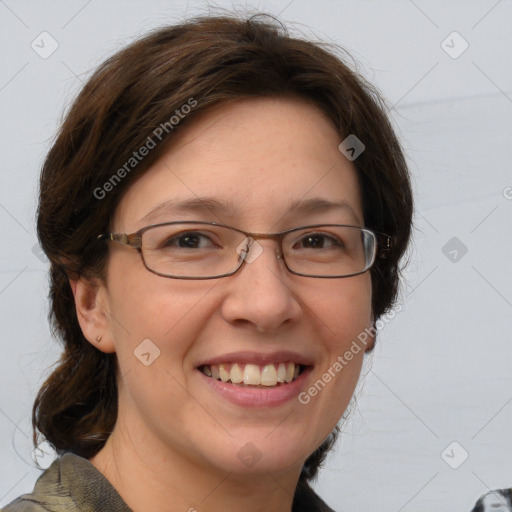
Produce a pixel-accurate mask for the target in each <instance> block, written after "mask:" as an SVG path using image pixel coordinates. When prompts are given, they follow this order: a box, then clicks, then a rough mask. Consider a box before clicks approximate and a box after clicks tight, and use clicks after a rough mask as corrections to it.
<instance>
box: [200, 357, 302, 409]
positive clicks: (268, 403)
mask: <svg viewBox="0 0 512 512" xmlns="http://www.w3.org/2000/svg"><path fill="white" fill-rule="evenodd" d="M197 371H198V372H199V373H200V374H201V376H202V377H203V378H204V379H205V382H206V384H208V386H210V389H212V390H213V391H215V392H216V393H218V394H219V395H221V396H222V397H224V398H226V399H227V400H229V401H230V402H232V403H234V404H236V405H241V406H243V407H275V406H278V405H282V404H284V403H286V402H289V401H290V400H292V399H293V398H296V397H297V396H298V394H299V393H300V392H301V390H302V388H304V387H305V382H306V379H307V378H308V376H309V374H310V373H311V368H310V367H308V368H306V369H305V370H304V371H303V372H302V373H301V374H300V375H299V376H298V377H297V378H296V379H295V380H294V381H292V382H289V383H287V384H281V385H280V386H276V387H275V388H271V387H269V388H268V389H265V388H250V387H242V386H237V385H236V384H231V383H229V382H222V381H220V380H217V379H213V378H211V377H207V376H206V375H205V374H204V373H203V372H202V371H201V370H197Z"/></svg>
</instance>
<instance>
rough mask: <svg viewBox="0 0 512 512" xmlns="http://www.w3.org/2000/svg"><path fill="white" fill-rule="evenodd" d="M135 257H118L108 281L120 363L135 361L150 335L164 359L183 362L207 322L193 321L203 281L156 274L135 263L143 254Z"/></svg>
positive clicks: (176, 362)
mask: <svg viewBox="0 0 512 512" xmlns="http://www.w3.org/2000/svg"><path fill="white" fill-rule="evenodd" d="M116 256H117V255H116ZM129 256H131V257H132V258H131V259H130V258H127V256H126V255H119V257H117V258H112V260H111V261H112V263H111V266H110V268H111V271H110V272H109V282H108V287H109V290H110V296H109V311H110V315H111V326H112V331H113V336H114V340H115V344H116V352H117V355H118V358H119V360H120V363H121V364H123V362H125V363H126V364H129V363H130V359H129V357H130V356H131V357H132V358H133V352H134V351H136V350H137V348H138V346H139V345H140V344H141V342H143V341H144V340H146V339H149V340H151V342H152V343H153V344H154V345H155V346H156V347H157V348H158V350H159V351H160V354H159V356H158V357H159V358H160V357H161V358H162V359H161V361H162V360H164V359H165V360H166V364H167V363H169V364H172V365H174V366H176V365H178V364H181V361H182V357H180V356H181V355H183V353H184V352H185V351H186V350H187V347H188V344H189V343H190V339H192V338H193V336H194V331H195V330H199V329H200V325H201V322H198V321H195V322H194V321H190V318H191V317H193V316H194V314H193V313H194V309H195V308H196V306H197V305H198V303H199V302H200V299H201V294H200V293H199V292H198V289H197V288H198V286H199V285H198V284H197V283H192V282H190V281H181V280H173V279H165V278H163V277H160V276H157V275H155V274H152V273H151V272H149V271H148V270H146V269H145V267H143V265H142V263H141V264H140V265H138V264H137V262H136V261H134V259H135V258H134V257H136V256H138V255H137V254H130V255H129ZM125 260H128V261H125ZM203 289H204V285H203ZM155 351H156V349H155Z"/></svg>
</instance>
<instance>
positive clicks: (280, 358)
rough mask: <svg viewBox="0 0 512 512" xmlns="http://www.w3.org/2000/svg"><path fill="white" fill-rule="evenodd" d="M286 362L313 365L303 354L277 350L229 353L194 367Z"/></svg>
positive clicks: (210, 358) (211, 358)
mask: <svg viewBox="0 0 512 512" xmlns="http://www.w3.org/2000/svg"><path fill="white" fill-rule="evenodd" d="M286 362H293V363H296V364H301V365H304V366H311V365H312V364H313V361H312V358H310V357H307V356H304V355H303V354H299V353H297V352H291V351H289V350H278V351H275V352H252V351H243V352H229V353H227V354H221V355H218V356H214V357H209V358H208V359H204V360H202V361H199V362H198V363H197V364H196V367H199V366H203V365H205V364H208V365H212V364H220V363H241V364H251V363H252V364H258V365H266V364H271V363H286Z"/></svg>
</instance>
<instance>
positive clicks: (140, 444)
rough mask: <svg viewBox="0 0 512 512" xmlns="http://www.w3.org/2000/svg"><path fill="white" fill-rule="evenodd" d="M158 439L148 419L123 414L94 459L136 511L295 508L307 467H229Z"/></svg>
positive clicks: (272, 511) (279, 511)
mask: <svg viewBox="0 0 512 512" xmlns="http://www.w3.org/2000/svg"><path fill="white" fill-rule="evenodd" d="M155 438H156V436H154V434H152V433H151V432H149V431H148V430H147V429H145V428H144V425H143V424H140V423H139V424H137V422H135V421H123V420H122V417H118V421H117V424H116V427H115V429H114V431H113V432H112V434H111V436H110V437H109V439H108V441H107V443H106V444H105V446H104V447H103V448H102V449H101V450H100V451H99V452H98V453H97V454H96V455H95V456H94V457H92V458H91V459H90V462H91V463H92V464H93V465H94V466H95V467H96V468H97V469H98V470H99V471H100V472H101V473H102V474H103V475H104V476H105V477H106V478H107V479H108V480H109V481H110V483H111V484H112V485H113V486H114V488H115V489H116V490H117V492H118V493H119V494H120V496H121V498H122V499H123V500H124V501H125V503H126V504H127V505H128V506H129V507H130V508H131V509H132V510H133V511H134V512H143V511H146V510H152V511H153V512H164V511H165V512H175V511H176V512H177V511H180V512H183V511H189V512H194V511H195V510H196V509H197V510H208V511H211V512H220V511H222V512H225V511H226V510H244V511H246V512H260V511H266V512H290V511H291V510H292V502H293V496H294V493H295V488H296V486H297V482H298V479H299V475H300V470H301V467H302V466H298V465H295V466H293V467H292V468H289V469H287V470H285V471H280V472H272V473H271V472H267V471H265V472H260V473H249V474H239V473H235V472H226V471H223V470H221V469H219V468H216V467H214V466H212V465H211V464H209V463H208V462H205V461H204V460H200V459H199V458H193V457H192V455H191V454H190V453H187V452H186V451H184V450H182V449H181V448H180V447H179V446H176V447H169V446H168V445H166V444H163V443H161V442H160V440H159V439H158V438H157V439H155Z"/></svg>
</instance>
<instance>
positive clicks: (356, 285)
mask: <svg viewBox="0 0 512 512" xmlns="http://www.w3.org/2000/svg"><path fill="white" fill-rule="evenodd" d="M329 284H330V286H329V287H325V289H324V290H323V292H322V294H321V295H319V296H318V297H317V300H316V301H315V303H317V304H318V305H317V306H316V311H317V314H318V315H319V316H320V317H321V319H322V320H323V322H324V324H325V329H326V330H327V331H328V332H329V333H330V337H329V339H330V342H329V347H330V348H332V349H342V348H343V347H344V346H345V345H346V344H347V342H348V341H349V340H350V341H351V340H352V339H356V338H357V336H358V335H359V334H360V333H361V332H363V331H364V329H365V328H367V327H369V326H370V325H371V321H372V286H371V279H370V276H369V274H368V273H366V274H362V275H359V276H354V277H350V278H344V279H339V280H338V281H336V280H332V282H331V283H329Z"/></svg>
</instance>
